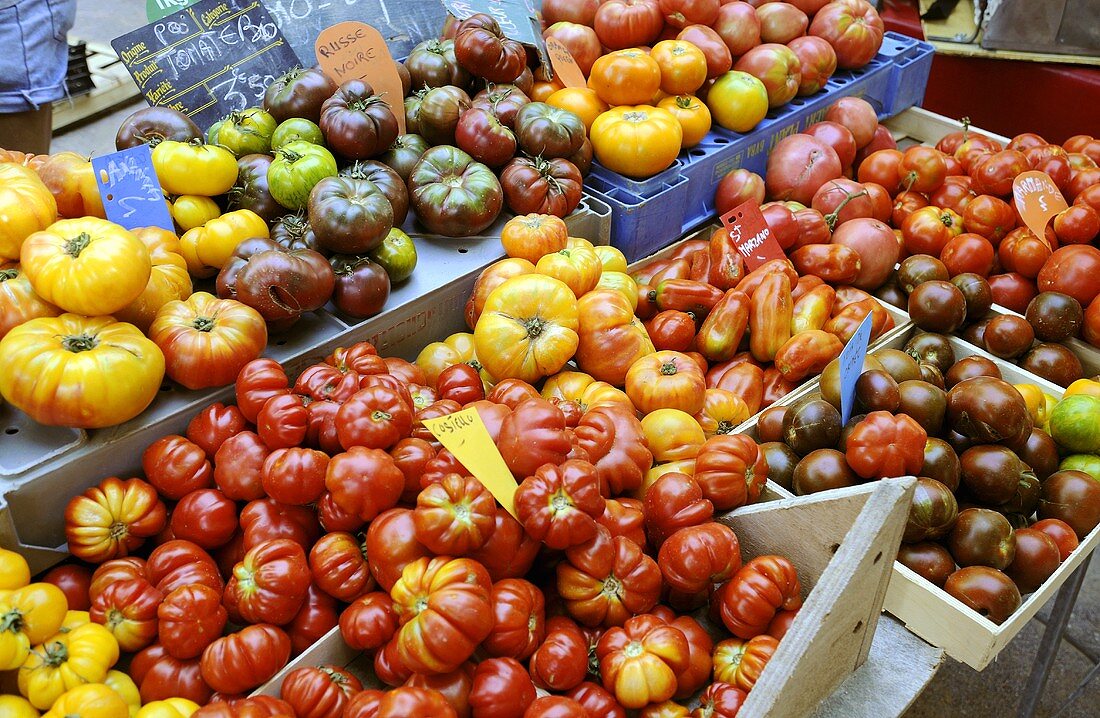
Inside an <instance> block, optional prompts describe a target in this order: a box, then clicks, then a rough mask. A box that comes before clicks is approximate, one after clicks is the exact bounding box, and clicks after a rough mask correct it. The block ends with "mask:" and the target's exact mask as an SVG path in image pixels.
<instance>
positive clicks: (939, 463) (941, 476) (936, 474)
mask: <svg viewBox="0 0 1100 718" xmlns="http://www.w3.org/2000/svg"><path fill="white" fill-rule="evenodd" d="M920 473H921V476H927V477H928V478H931V479H935V480H936V481H938V482H940V483H941V484H943V485H944V486H946V487H947V488H949V489H951V491H956V490H958V488H959V481H960V477H961V476H962V465H961V464H960V462H959V456H958V454H956V453H955V450H954V449H952V448H951V445H950V444H948V443H947V442H946V441H944V440H943V439H937V438H936V437H934V436H933V437H929V438H928V440H927V441H925V442H924V464H923V465H922V466H921V469H920Z"/></svg>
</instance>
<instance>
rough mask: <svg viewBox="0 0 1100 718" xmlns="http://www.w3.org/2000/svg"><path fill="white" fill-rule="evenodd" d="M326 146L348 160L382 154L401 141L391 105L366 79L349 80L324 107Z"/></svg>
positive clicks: (322, 126)
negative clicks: (395, 141)
mask: <svg viewBox="0 0 1100 718" xmlns="http://www.w3.org/2000/svg"><path fill="white" fill-rule="evenodd" d="M318 124H319V125H320V127H321V131H322V132H323V133H324V134H325V143H326V144H327V145H328V147H329V148H331V149H332V150H333V151H334V152H336V154H338V155H340V156H342V157H345V158H347V159H365V158H367V157H373V156H374V155H377V154H381V153H382V152H384V151H385V150H386V149H388V148H389V146H390V145H392V144H393V141H394V140H396V139H397V133H398V127H397V118H396V117H394V115H393V112H392V111H391V110H390V105H389V103H388V102H387V101H386V100H385V99H383V98H382V97H380V96H378V95H376V94H374V88H372V87H371V86H370V85H368V84H367V83H365V82H363V81H362V80H348V81H347V82H345V83H344V84H342V85H340V87H339V89H337V90H336V92H335V93H333V95H332V97H330V98H329V99H327V100H325V102H324V104H323V105H322V106H321V117H320V122H319V123H318Z"/></svg>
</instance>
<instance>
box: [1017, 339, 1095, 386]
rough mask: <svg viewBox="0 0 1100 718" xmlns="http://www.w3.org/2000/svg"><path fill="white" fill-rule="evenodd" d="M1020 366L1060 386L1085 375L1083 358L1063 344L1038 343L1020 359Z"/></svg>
mask: <svg viewBox="0 0 1100 718" xmlns="http://www.w3.org/2000/svg"><path fill="white" fill-rule="evenodd" d="M1020 366H1021V367H1022V368H1023V369H1025V370H1026V371H1029V372H1031V373H1032V374H1036V375H1038V376H1041V377H1043V378H1044V379H1046V380H1047V381H1052V382H1054V383H1055V384H1057V385H1058V386H1069V385H1070V384H1072V383H1073V382H1075V381H1077V380H1078V379H1081V378H1083V377H1084V376H1085V370H1084V367H1082V366H1081V360H1080V359H1078V358H1077V355H1076V354H1074V353H1073V352H1072V351H1070V350H1069V349H1067V348H1066V347H1064V346H1062V345H1061V344H1048V343H1043V344H1036V345H1035V347H1034V348H1033V349H1032V350H1031V351H1029V352H1028V353H1027V354H1026V355H1025V356H1024V358H1023V359H1022V360H1021V361H1020Z"/></svg>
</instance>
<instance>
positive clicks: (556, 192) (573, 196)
mask: <svg viewBox="0 0 1100 718" xmlns="http://www.w3.org/2000/svg"><path fill="white" fill-rule="evenodd" d="M582 182H583V178H582V177H581V173H580V171H579V170H578V169H577V167H576V165H574V164H573V163H572V162H570V161H569V160H566V159H560V158H559V159H542V158H541V157H534V158H531V157H518V158H516V159H514V160H512V161H511V162H509V163H508V164H507V165H506V166H505V167H504V169H503V170H502V171H501V173H500V185H501V187H502V189H503V192H504V199H505V201H506V202H507V203H508V208H509V209H511V210H512V211H513V212H515V213H516V214H530V213H532V212H537V213H539V214H552V215H555V216H557V217H565V216H567V215H569V214H570V213H572V212H573V210H574V209H576V208H577V205H578V204H580V201H581V183H582Z"/></svg>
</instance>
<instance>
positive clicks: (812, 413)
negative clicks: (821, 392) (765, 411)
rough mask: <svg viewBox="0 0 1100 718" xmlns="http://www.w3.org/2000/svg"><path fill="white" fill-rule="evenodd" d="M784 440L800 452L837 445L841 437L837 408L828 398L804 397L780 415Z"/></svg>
mask: <svg viewBox="0 0 1100 718" xmlns="http://www.w3.org/2000/svg"><path fill="white" fill-rule="evenodd" d="M782 430H783V441H785V442H786V443H787V446H789V447H791V448H792V449H793V450H794V452H795V453H796V454H798V455H799V456H806V455H807V454H809V453H810V452H811V451H814V450H815V449H824V448H831V447H833V446H836V443H837V441H838V440H839V439H840V412H839V411H837V410H836V407H834V406H833V405H832V404H830V403H829V402H827V401H825V400H824V399H819V398H807V399H803V400H802V401H800V402H798V403H797V404H795V405H794V406H792V407H790V409H789V410H788V411H787V412H786V413H785V414H784V416H783V426H782Z"/></svg>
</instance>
